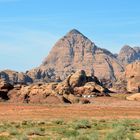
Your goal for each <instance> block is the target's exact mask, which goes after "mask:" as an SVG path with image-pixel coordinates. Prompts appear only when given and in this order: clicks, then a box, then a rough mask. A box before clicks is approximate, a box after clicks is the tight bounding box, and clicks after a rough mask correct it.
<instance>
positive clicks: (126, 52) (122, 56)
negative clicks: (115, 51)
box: [118, 45, 140, 66]
mask: <svg viewBox="0 0 140 140" xmlns="http://www.w3.org/2000/svg"><path fill="white" fill-rule="evenodd" d="M118 59H119V60H120V61H121V62H122V64H123V65H124V66H126V65H128V64H130V63H132V62H134V61H136V60H140V47H134V48H132V47H130V46H128V45H125V46H124V47H123V48H122V49H121V51H120V53H119V55H118Z"/></svg>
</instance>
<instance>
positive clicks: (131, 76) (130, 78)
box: [125, 61, 140, 92]
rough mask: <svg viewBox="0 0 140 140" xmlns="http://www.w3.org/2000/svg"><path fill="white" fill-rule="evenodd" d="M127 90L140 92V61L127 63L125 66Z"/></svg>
mask: <svg viewBox="0 0 140 140" xmlns="http://www.w3.org/2000/svg"><path fill="white" fill-rule="evenodd" d="M125 75H126V78H127V90H128V91H130V92H140V61H136V62H134V63H132V64H129V65H128V66H127V67H126V71H125Z"/></svg>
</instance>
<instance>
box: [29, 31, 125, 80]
mask: <svg viewBox="0 0 140 140" xmlns="http://www.w3.org/2000/svg"><path fill="white" fill-rule="evenodd" d="M49 69H51V70H52V71H53V76H56V77H60V78H61V79H65V78H66V76H67V75H69V74H70V73H72V72H75V71H77V70H81V69H83V70H85V71H86V72H87V73H88V74H89V75H91V74H94V75H95V76H97V77H99V78H100V79H103V78H106V79H111V80H115V79H116V77H117V76H118V75H119V74H120V73H121V72H123V71H124V69H123V66H122V65H121V63H120V62H119V61H118V60H117V59H116V56H114V55H113V54H112V53H111V52H109V51H107V50H105V49H101V48H98V47H97V46H96V45H95V44H94V43H93V42H92V41H90V40H89V39H88V38H87V37H85V36H84V35H83V34H81V33H80V32H79V31H77V30H75V29H74V30H71V31H70V32H69V33H67V34H66V35H65V36H64V37H63V38H61V39H60V40H59V41H58V42H57V43H56V44H55V45H54V47H53V48H52V50H51V52H50V53H49V55H48V57H47V58H45V60H44V61H43V64H42V65H41V66H40V67H38V68H37V69H34V70H31V71H30V72H29V75H31V73H34V74H33V75H32V77H34V78H35V77H37V75H38V72H34V71H38V70H39V71H41V74H40V75H41V78H44V77H45V76H46V72H47V71H48V70H49ZM50 73H51V72H50ZM53 76H52V77H53ZM50 77H51V76H50Z"/></svg>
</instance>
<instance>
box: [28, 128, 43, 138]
mask: <svg viewBox="0 0 140 140" xmlns="http://www.w3.org/2000/svg"><path fill="white" fill-rule="evenodd" d="M26 135H29V136H31V135H38V136H44V135H45V132H44V131H42V129H40V128H30V129H27V130H26Z"/></svg>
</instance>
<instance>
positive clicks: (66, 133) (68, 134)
mask: <svg viewBox="0 0 140 140" xmlns="http://www.w3.org/2000/svg"><path fill="white" fill-rule="evenodd" d="M62 135H63V136H65V137H68V138H69V137H76V136H78V135H79V132H78V131H76V130H73V129H65V130H64V131H62Z"/></svg>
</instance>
